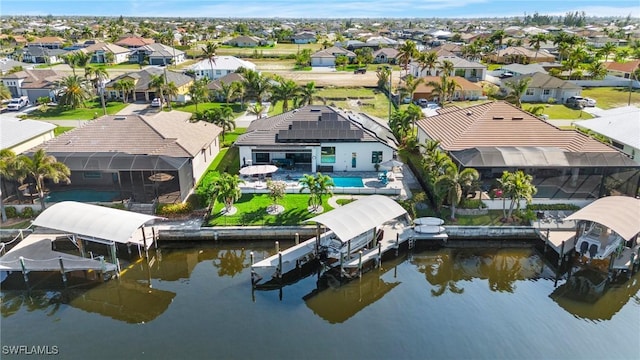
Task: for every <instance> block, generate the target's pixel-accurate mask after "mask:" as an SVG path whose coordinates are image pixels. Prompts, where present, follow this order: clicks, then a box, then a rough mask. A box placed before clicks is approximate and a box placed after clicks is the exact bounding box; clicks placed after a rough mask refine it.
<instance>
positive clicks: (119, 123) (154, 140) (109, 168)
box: [30, 110, 222, 202]
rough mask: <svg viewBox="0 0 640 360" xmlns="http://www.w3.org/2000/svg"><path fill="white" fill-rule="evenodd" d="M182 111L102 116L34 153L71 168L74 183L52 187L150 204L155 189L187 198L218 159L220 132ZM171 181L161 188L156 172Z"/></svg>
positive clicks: (51, 185) (48, 143)
mask: <svg viewBox="0 0 640 360" xmlns="http://www.w3.org/2000/svg"><path fill="white" fill-rule="evenodd" d="M190 118H191V114H190V113H186V112H180V111H175V110H174V111H171V112H165V111H161V112H159V113H154V114H152V115H126V116H124V115H123V116H121V115H115V116H111V115H110V116H102V117H100V118H98V119H96V120H93V121H90V122H88V123H87V124H85V125H84V126H81V127H78V128H76V129H74V130H72V131H69V132H66V133H64V134H62V135H60V136H58V137H56V138H54V139H51V140H49V141H47V142H46V143H44V144H42V145H39V146H37V147H35V148H33V149H31V150H30V152H35V151H36V150H38V149H40V148H41V149H44V150H45V151H46V152H47V154H49V155H53V156H55V157H56V159H57V160H58V161H60V162H62V163H64V164H65V165H67V166H68V167H69V169H70V170H71V184H69V185H56V184H50V185H48V186H49V188H51V189H53V188H54V187H55V186H58V187H60V186H63V187H64V188H65V189H69V190H71V189H92V190H108V191H118V192H120V193H121V196H122V197H124V198H127V197H133V198H134V199H135V200H136V201H142V202H148V201H151V200H152V199H153V198H154V195H155V194H154V191H155V190H159V191H160V192H161V193H173V194H174V196H175V198H176V199H177V200H179V201H184V200H186V198H187V196H188V195H189V194H190V193H191V192H192V190H193V187H194V185H195V184H196V183H197V182H198V180H199V179H200V178H201V177H202V175H203V174H204V173H205V171H206V170H207V168H208V167H209V165H210V164H211V161H213V159H214V158H215V157H216V155H218V151H219V144H220V143H219V140H218V136H219V135H220V133H221V131H222V130H221V129H220V128H219V127H218V126H216V125H213V124H210V123H207V122H202V121H199V122H191V121H190ZM158 173H163V174H168V175H169V177H171V178H170V179H169V180H168V181H166V182H163V183H162V184H161V185H160V188H159V189H158V188H157V186H158V185H159V184H157V183H154V182H153V181H152V180H150V177H151V176H152V175H154V174H158Z"/></svg>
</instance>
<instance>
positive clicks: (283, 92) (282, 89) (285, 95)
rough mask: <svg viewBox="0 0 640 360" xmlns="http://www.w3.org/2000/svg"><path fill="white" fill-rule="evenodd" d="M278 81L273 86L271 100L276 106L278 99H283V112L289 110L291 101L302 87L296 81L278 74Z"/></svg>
mask: <svg viewBox="0 0 640 360" xmlns="http://www.w3.org/2000/svg"><path fill="white" fill-rule="evenodd" d="M276 81H278V83H279V84H278V85H277V86H274V87H273V95H272V97H271V101H272V102H273V106H275V105H276V103H277V102H278V101H282V112H287V111H289V101H290V100H292V99H293V98H295V97H296V96H297V95H298V92H299V90H300V88H299V87H298V84H296V82H295V81H293V80H285V79H283V78H282V77H281V76H277V77H276Z"/></svg>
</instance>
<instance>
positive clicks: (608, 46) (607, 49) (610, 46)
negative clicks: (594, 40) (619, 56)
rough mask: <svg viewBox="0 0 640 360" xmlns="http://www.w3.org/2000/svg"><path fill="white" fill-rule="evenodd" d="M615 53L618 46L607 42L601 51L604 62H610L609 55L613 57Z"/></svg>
mask: <svg viewBox="0 0 640 360" xmlns="http://www.w3.org/2000/svg"><path fill="white" fill-rule="evenodd" d="M615 51H616V44H614V43H612V42H611V41H608V42H606V43H605V44H604V45H603V46H602V48H601V49H600V52H601V53H602V55H604V62H607V61H608V60H609V55H611V53H613V52H615Z"/></svg>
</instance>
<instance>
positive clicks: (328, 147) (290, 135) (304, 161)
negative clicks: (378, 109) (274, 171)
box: [235, 105, 397, 173]
mask: <svg viewBox="0 0 640 360" xmlns="http://www.w3.org/2000/svg"><path fill="white" fill-rule="evenodd" d="M235 145H236V146H237V147H238V149H239V151H240V166H244V165H257V164H276V165H278V166H284V167H288V168H295V169H296V170H299V171H310V172H312V173H313V172H318V171H319V172H323V173H330V172H338V171H340V172H342V171H347V172H349V171H374V170H375V164H376V163H380V162H383V161H387V160H391V159H392V158H393V155H394V153H395V152H396V150H397V142H396V139H395V138H394V136H393V134H392V133H391V130H390V129H389V128H388V127H387V126H386V125H385V124H383V123H382V122H380V121H378V120H376V119H374V118H372V117H370V116H368V115H366V114H363V113H359V114H355V113H351V112H344V111H341V110H338V109H335V108H332V107H330V106H324V105H309V106H305V107H302V108H300V109H296V110H293V111H289V112H286V113H283V114H280V115H276V116H273V117H270V118H266V119H261V120H257V121H254V122H252V123H251V125H250V126H249V128H248V129H247V132H246V133H245V134H243V135H241V136H240V137H238V140H236V142H235Z"/></svg>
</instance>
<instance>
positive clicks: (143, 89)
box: [105, 67, 193, 103]
mask: <svg viewBox="0 0 640 360" xmlns="http://www.w3.org/2000/svg"><path fill="white" fill-rule="evenodd" d="M152 75H162V76H166V81H167V83H170V82H173V83H174V84H175V85H176V87H177V88H178V95H177V96H176V97H175V98H173V99H171V100H172V101H176V102H179V103H185V102H187V101H189V95H188V93H189V86H191V84H192V83H193V78H192V77H190V76H187V75H185V74H182V73H177V72H174V71H165V69H163V68H159V67H148V68H146V69H144V70H140V71H137V72H132V73H127V74H123V75H120V76H118V77H116V78H115V79H113V80H111V81H110V82H108V83H107V84H106V85H105V90H106V94H107V98H108V99H111V100H124V94H123V93H122V91H118V90H117V85H116V84H117V83H118V81H120V80H122V79H131V80H132V81H133V83H134V90H133V96H131V95H129V96H128V99H129V101H144V102H149V101H151V100H153V98H156V97H160V94H156V90H155V89H153V88H151V87H150V86H149V84H150V83H151V76H152Z"/></svg>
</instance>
